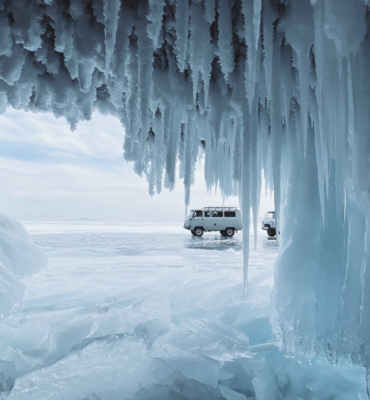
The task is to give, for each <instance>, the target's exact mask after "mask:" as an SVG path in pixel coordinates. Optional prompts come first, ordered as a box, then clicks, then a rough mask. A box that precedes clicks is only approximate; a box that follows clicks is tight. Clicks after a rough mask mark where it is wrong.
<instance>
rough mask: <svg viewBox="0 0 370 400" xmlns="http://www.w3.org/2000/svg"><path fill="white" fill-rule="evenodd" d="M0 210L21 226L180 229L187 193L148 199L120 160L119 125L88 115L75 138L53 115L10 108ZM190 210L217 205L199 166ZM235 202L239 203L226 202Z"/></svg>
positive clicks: (0, 157)
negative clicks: (92, 223)
mask: <svg viewBox="0 0 370 400" xmlns="http://www.w3.org/2000/svg"><path fill="white" fill-rule="evenodd" d="M0 124H1V127H2V129H1V131H0V207H1V210H2V212H4V213H5V214H9V215H11V216H13V217H15V218H17V219H19V220H22V221H65V220H68V219H72V218H79V217H90V218H99V219H102V220H104V221H107V222H108V221H127V222H151V223H161V222H163V223H169V222H173V223H179V224H181V223H182V221H183V217H184V211H185V210H184V189H183V183H182V181H181V180H179V179H178V181H177V184H176V188H175V190H174V191H172V192H170V191H168V190H166V189H164V190H163V192H162V193H161V194H160V195H159V196H158V195H155V196H153V198H151V197H150V196H149V194H148V184H147V182H146V179H145V178H141V177H139V176H137V175H136V174H135V173H134V171H133V164H131V163H127V162H126V161H125V160H124V159H123V156H122V153H123V150H122V144H123V139H124V133H125V131H124V128H123V127H122V126H121V124H120V122H119V121H118V119H116V118H114V117H110V116H102V115H100V114H97V113H96V114H93V117H92V119H91V120H90V121H85V122H82V123H80V124H79V126H78V127H77V129H76V130H75V131H74V132H72V131H71V130H70V129H69V126H68V124H67V123H66V121H65V120H64V119H61V118H60V119H56V118H55V117H53V116H52V115H51V114H46V113H45V114H41V113H39V114H33V113H30V112H24V111H17V110H13V109H11V110H9V111H8V112H7V113H6V114H3V115H1V116H0ZM195 181H196V182H195V185H194V186H193V187H192V198H191V204H190V206H191V207H193V208H197V207H202V206H205V205H209V204H222V198H221V195H220V194H217V195H215V194H208V193H207V191H206V188H205V182H204V172H203V165H202V164H199V165H198V166H197V170H196V173H195ZM227 203H228V204H238V199H236V198H233V199H229V200H228V201H227Z"/></svg>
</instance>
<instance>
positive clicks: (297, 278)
mask: <svg viewBox="0 0 370 400" xmlns="http://www.w3.org/2000/svg"><path fill="white" fill-rule="evenodd" d="M0 23H1V33H0V110H1V111H2V112H3V111H5V110H6V107H9V106H11V107H14V108H16V109H25V110H29V111H32V112H52V113H53V114H54V115H55V116H57V117H59V116H63V117H65V118H66V119H67V120H68V121H69V123H70V125H71V128H72V129H73V128H74V127H75V126H76V124H77V123H78V122H79V121H81V120H83V119H89V118H90V117H91V114H92V111H93V110H99V111H100V112H101V113H104V114H106V113H110V114H112V115H115V116H117V117H118V118H119V119H120V121H121V122H122V124H123V126H124V127H125V128H126V135H125V139H124V157H125V158H126V159H127V160H128V161H132V162H134V168H135V171H136V172H137V173H138V174H140V175H145V176H146V177H147V179H148V182H149V192H150V194H154V192H155V191H157V192H158V193H159V192H160V191H161V190H162V188H163V187H165V188H169V189H171V188H173V187H174V185H175V183H176V174H175V171H176V163H177V161H178V162H179V164H180V172H181V174H180V175H181V179H183V181H184V185H185V204H186V205H187V204H189V198H190V187H191V185H192V183H193V181H194V165H195V162H196V160H197V158H198V154H199V148H200V149H201V151H203V152H204V153H205V178H206V184H207V187H209V188H211V187H212V186H218V187H220V189H221V191H222V193H223V194H224V195H225V196H228V195H230V194H233V193H234V194H239V195H240V199H241V206H242V211H243V215H244V217H243V226H244V231H245V232H244V239H243V240H244V243H243V252H244V266H243V268H244V286H245V287H247V286H248V282H249V275H250V274H249V272H248V259H249V254H250V253H249V245H250V240H249V237H248V234H249V215H250V208H251V207H252V210H253V223H254V226H255V227H256V215H257V214H258V202H259V193H260V186H261V180H260V176H261V172H262V171H263V173H264V176H265V179H266V184H267V187H268V188H269V189H270V190H274V199H275V207H276V225H277V231H281V235H280V236H278V238H277V239H278V241H280V242H281V247H280V254H279V258H278V260H277V263H276V272H275V282H276V286H275V288H274V295H273V301H274V318H273V319H274V322H273V327H274V332H275V335H276V337H277V338H278V345H279V346H280V347H281V348H284V349H285V351H286V352H287V354H289V356H291V357H297V358H299V359H300V358H301V357H308V358H315V357H319V358H320V359H323V360H324V359H326V360H328V361H329V362H332V363H334V364H339V365H352V364H353V363H355V364H358V365H363V366H365V367H366V368H367V370H368V371H369V373H368V376H369V378H368V381H369V393H370V334H369V332H370V299H369V293H370V290H369V289H370V288H369V285H370V276H369V274H370V267H369V263H370V256H369V248H370V242H369V237H370V231H369V226H370V212H369V210H370V204H369V202H370V199H369V191H370V173H369V172H370V157H369V149H370V135H369V126H370V113H369V109H370V104H369V102H370V98H369V93H370V79H369V65H370V51H369V49H370V36H369V29H368V26H369V2H368V1H365V0H339V1H335V0H325V1H317V0H294V1H293V0H285V1H283V0H276V1H275V0H263V1H259V0H242V1H241V0H222V1H214V0H205V1H200V0H191V1H189V2H188V1H181V0H176V1H175V0H150V1H146V0H140V1H125V2H122V1H119V0H112V1H108V0H104V1H101V0H93V1H88V0H81V1H80V0H78V1H77V0H72V1H70V2H61V1H60V2H58V1H41V0H37V1H36V0H35V1H31V2H27V3H26V4H25V2H24V1H21V0H14V1H8V2H7V1H1V2H0ZM254 232H256V229H255V230H254ZM254 244H255V242H254ZM360 244H361V246H360ZM6 273H7V272H3V274H6ZM6 281H7V282H10V283H9V284H10V287H9V289H4V290H11V291H12V293H16V292H17V293H20V292H19V291H20V290H21V289H20V287H17V289H14V290H13V289H11V287H13V288H15V286H16V285H17V284H16V283H15V282H16V281H12V278H11V277H10V275H9V276H8V277H7V280H6ZM215 285H216V282H215ZM250 290H252V287H251V288H250ZM75 296H78V294H76V295H75ZM17 298H18V297H17ZM14 301H15V298H13V300H11V301H10V303H9V304H13V302H14ZM9 307H10V305H9V306H7V309H9ZM257 381H258V380H257ZM257 381H255V382H257ZM258 382H259V383H258V385H260V388H261V389H260V390H261V391H262V390H263V389H262V388H263V385H262V384H260V381H258ZM225 393H226V392H225ZM228 396H231V394H228Z"/></svg>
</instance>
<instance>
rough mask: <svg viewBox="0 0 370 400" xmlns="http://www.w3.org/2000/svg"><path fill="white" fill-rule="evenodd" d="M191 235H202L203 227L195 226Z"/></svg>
mask: <svg viewBox="0 0 370 400" xmlns="http://www.w3.org/2000/svg"><path fill="white" fill-rule="evenodd" d="M193 232H194V233H193V235H194V236H202V235H203V228H199V227H198V228H195V229H194V230H193Z"/></svg>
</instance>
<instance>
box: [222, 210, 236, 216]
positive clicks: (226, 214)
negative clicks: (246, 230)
mask: <svg viewBox="0 0 370 400" xmlns="http://www.w3.org/2000/svg"><path fill="white" fill-rule="evenodd" d="M225 217H236V212H235V211H225Z"/></svg>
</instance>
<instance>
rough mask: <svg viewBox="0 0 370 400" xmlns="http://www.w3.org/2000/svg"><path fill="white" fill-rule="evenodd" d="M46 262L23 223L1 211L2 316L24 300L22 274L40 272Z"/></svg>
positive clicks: (0, 287)
mask: <svg viewBox="0 0 370 400" xmlns="http://www.w3.org/2000/svg"><path fill="white" fill-rule="evenodd" d="M46 262H47V260H46V256H45V254H44V253H43V252H42V251H41V250H40V249H39V248H38V247H37V246H36V245H35V244H33V243H32V241H31V239H30V237H29V236H28V233H27V232H26V230H25V228H24V227H23V225H22V224H20V223H19V222H17V221H16V220H14V219H13V218H10V217H7V216H5V215H3V214H0V319H1V318H3V317H6V316H8V315H9V313H10V311H11V310H12V309H13V308H14V307H17V306H19V305H20V304H21V303H22V298H23V292H24V285H23V283H22V281H21V280H20V278H23V277H24V276H26V275H30V274H32V273H35V272H38V271H39V270H40V269H41V268H43V267H44V266H46Z"/></svg>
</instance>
